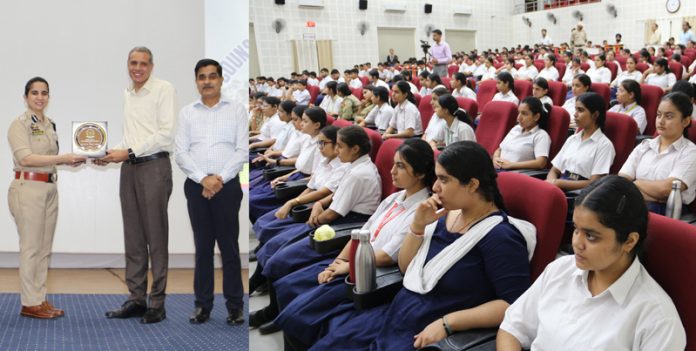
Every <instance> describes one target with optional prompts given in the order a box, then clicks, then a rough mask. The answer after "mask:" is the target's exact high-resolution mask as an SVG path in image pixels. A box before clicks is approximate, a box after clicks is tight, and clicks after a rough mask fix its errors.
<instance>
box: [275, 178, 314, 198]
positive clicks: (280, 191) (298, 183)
mask: <svg viewBox="0 0 696 351" xmlns="http://www.w3.org/2000/svg"><path fill="white" fill-rule="evenodd" d="M307 183H309V179H299V180H291V181H289V182H285V183H281V184H278V185H276V187H275V189H273V192H274V193H275V196H276V198H278V199H279V200H287V199H289V198H291V197H295V196H297V195H300V194H302V192H303V191H304V190H305V189H307Z"/></svg>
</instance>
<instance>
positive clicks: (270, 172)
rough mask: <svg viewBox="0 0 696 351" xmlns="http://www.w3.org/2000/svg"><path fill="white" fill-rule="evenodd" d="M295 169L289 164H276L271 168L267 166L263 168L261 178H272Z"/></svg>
mask: <svg viewBox="0 0 696 351" xmlns="http://www.w3.org/2000/svg"><path fill="white" fill-rule="evenodd" d="M294 170H295V167H290V166H276V167H273V168H267V169H264V170H263V179H265V180H273V179H276V178H278V177H280V176H284V175H286V174H288V173H290V172H292V171H294Z"/></svg>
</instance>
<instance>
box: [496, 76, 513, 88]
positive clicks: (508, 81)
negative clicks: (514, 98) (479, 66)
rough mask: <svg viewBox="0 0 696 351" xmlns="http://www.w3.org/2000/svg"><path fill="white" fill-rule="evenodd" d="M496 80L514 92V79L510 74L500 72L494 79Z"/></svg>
mask: <svg viewBox="0 0 696 351" xmlns="http://www.w3.org/2000/svg"><path fill="white" fill-rule="evenodd" d="M496 79H497V80H499V81H501V82H503V83H506V84H507V86H508V88H509V89H510V90H515V79H514V78H512V74H510V73H508V72H500V73H498V76H497V77H496Z"/></svg>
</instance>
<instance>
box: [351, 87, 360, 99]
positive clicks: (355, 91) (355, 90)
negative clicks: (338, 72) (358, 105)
mask: <svg viewBox="0 0 696 351" xmlns="http://www.w3.org/2000/svg"><path fill="white" fill-rule="evenodd" d="M350 91H351V93H352V94H353V96H355V97H356V98H358V100H362V98H363V95H362V92H363V89H362V88H350Z"/></svg>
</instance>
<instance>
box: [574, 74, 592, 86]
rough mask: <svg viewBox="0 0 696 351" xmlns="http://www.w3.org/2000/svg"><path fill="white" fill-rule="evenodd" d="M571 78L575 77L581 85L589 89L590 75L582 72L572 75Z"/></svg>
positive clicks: (590, 83)
mask: <svg viewBox="0 0 696 351" xmlns="http://www.w3.org/2000/svg"><path fill="white" fill-rule="evenodd" d="M573 79H577V80H578V81H579V82H580V84H582V86H584V87H587V89H590V86H591V85H592V79H591V78H590V76H588V75H587V74H584V73H580V74H578V75H576V76H575V77H573Z"/></svg>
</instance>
